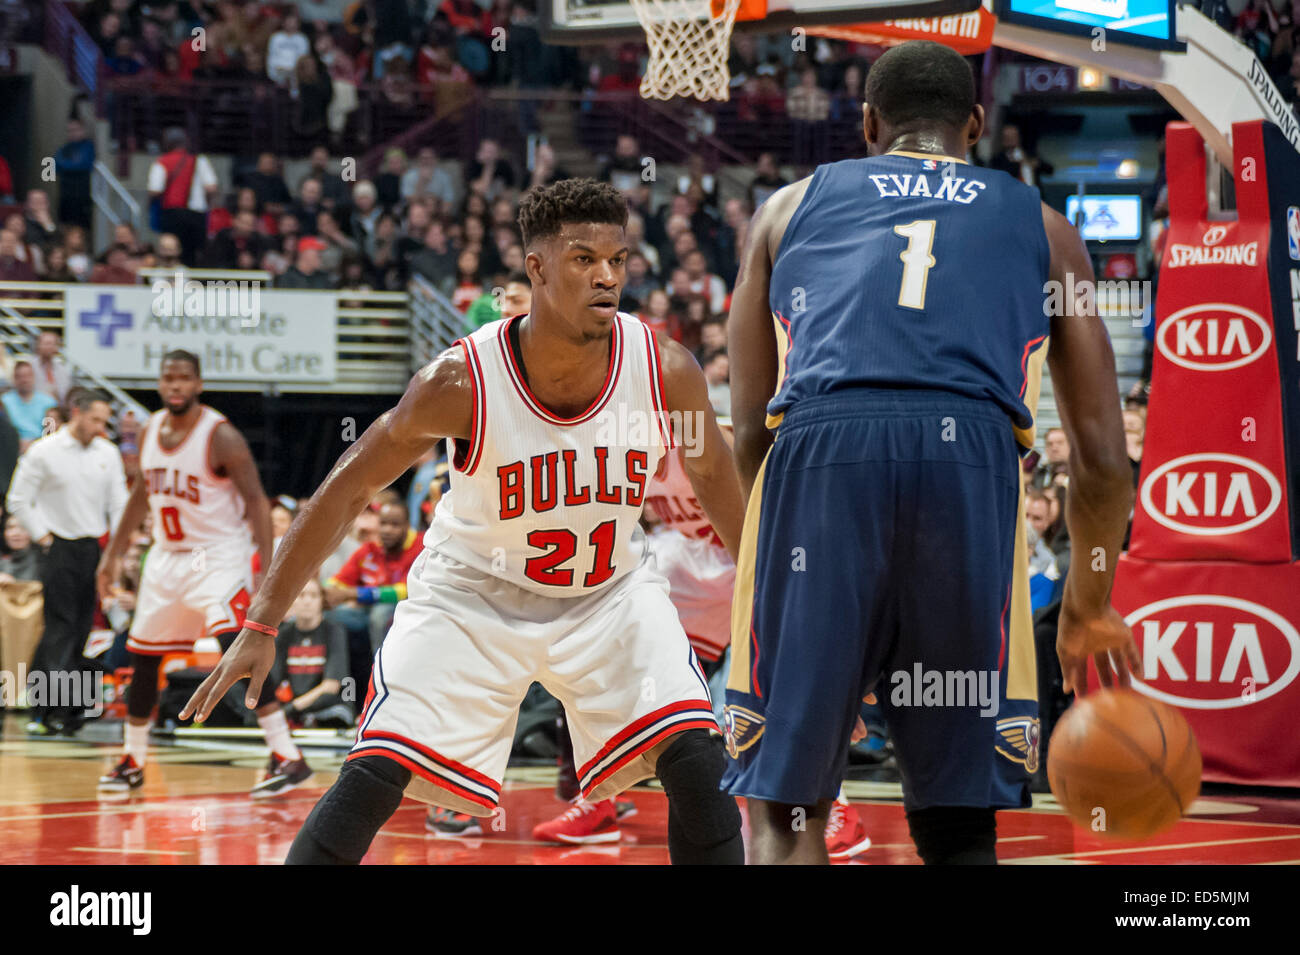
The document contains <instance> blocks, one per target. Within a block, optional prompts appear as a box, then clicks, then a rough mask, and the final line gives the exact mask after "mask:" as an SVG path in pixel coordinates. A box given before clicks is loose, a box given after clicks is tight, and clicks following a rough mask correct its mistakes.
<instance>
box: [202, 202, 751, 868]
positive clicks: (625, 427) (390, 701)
mask: <svg viewBox="0 0 1300 955" xmlns="http://www.w3.org/2000/svg"><path fill="white" fill-rule="evenodd" d="M627 215H628V212H627V204H626V202H625V200H624V199H623V197H622V196H621V195H620V194H619V193H618V191H617V190H615V189H614V188H613V187H612V186H610V185H608V184H607V183H598V182H595V181H593V180H572V179H570V180H563V181H561V182H558V183H555V184H553V185H550V186H545V187H541V188H538V189H534V190H532V191H530V192H529V193H528V194H527V195H526V196H525V197H524V199H523V201H522V202H521V206H520V214H519V222H520V226H521V228H522V231H523V236H524V242H525V245H526V248H527V249H528V255H527V259H526V266H527V270H528V276H529V279H530V280H531V282H532V286H533V307H532V310H531V311H530V312H529V314H528V315H527V316H524V317H522V318H515V319H501V320H498V321H496V322H493V323H491V324H488V325H485V326H483V327H482V328H480V329H479V330H478V331H476V332H474V333H473V334H471V335H470V336H468V337H467V338H465V339H462V340H461V341H460V342H458V343H456V345H455V346H454V347H452V348H450V349H448V350H447V351H446V352H444V353H443V354H442V355H441V356H439V358H438V359H437V360H435V361H434V362H433V363H432V364H431V365H429V366H428V367H427V368H425V369H424V370H423V371H422V372H420V373H419V374H418V375H417V376H416V377H415V379H414V380H413V381H412V383H411V385H410V387H409V388H408V390H407V392H406V395H405V396H404V397H403V398H402V401H401V402H400V403H399V404H398V406H397V407H396V408H395V409H394V410H392V411H390V412H388V413H386V414H385V415H383V416H381V417H380V419H379V420H378V421H377V422H376V423H375V424H374V425H372V426H371V427H370V428H369V429H367V431H366V433H365V434H364V435H363V436H362V437H361V439H360V440H359V441H358V442H357V443H356V444H355V445H353V447H352V448H351V449H350V450H349V451H348V452H347V453H346V454H344V456H343V457H342V458H341V459H340V461H339V463H338V464H337V465H336V466H335V468H334V470H333V471H332V472H331V473H330V475H329V476H328V477H327V478H326V479H325V482H324V484H322V486H321V488H320V489H319V490H318V491H317V492H316V494H315V496H313V498H312V499H311V501H310V502H309V503H308V504H307V505H306V507H305V508H304V509H303V512H302V513H301V515H300V516H299V518H298V520H297V521H296V522H295V523H294V526H293V527H292V528H291V529H290V531H289V534H288V535H287V536H286V537H285V539H284V540H283V542H282V543H281V545H280V548H279V549H278V550H277V551H276V553H275V557H274V560H273V561H272V564H271V570H270V574H269V576H268V578H267V581H266V584H265V585H264V587H263V588H262V590H261V592H260V593H259V594H258V596H257V598H256V600H255V601H254V603H253V605H252V607H251V608H250V610H249V618H248V620H247V621H246V622H245V628H244V631H243V632H242V633H241V634H240V636H239V639H238V640H237V641H236V642H235V645H234V646H233V647H232V648H231V649H230V650H229V651H228V652H227V653H226V655H225V657H224V658H223V659H222V662H221V664H220V665H219V666H218V668H217V670H216V672H214V673H213V674H212V676H211V677H209V678H208V680H206V681H205V682H204V684H203V685H202V686H201V687H200V688H199V690H198V691H197V692H196V693H195V694H194V697H193V698H192V699H191V700H190V702H189V703H187V704H186V706H185V709H184V710H183V711H182V716H186V715H188V714H191V713H193V714H195V715H196V716H197V717H198V718H200V719H201V718H203V717H204V716H205V715H206V714H207V713H208V712H210V711H211V709H212V707H213V706H214V705H215V704H216V703H217V701H219V700H220V699H221V698H222V696H223V695H224V694H225V692H226V690H227V689H228V688H229V687H230V686H232V685H233V684H234V683H235V682H236V681H237V680H239V679H242V678H243V677H246V676H251V682H250V686H249V690H248V693H249V704H250V705H252V702H253V699H254V697H255V695H256V694H257V693H258V692H259V691H260V690H261V687H262V685H263V683H264V682H265V679H266V674H267V673H268V671H269V670H270V668H271V665H272V663H273V661H274V656H275V645H274V639H273V634H274V633H275V624H278V623H279V621H280V619H281V617H283V615H284V614H285V612H286V611H287V610H288V608H289V606H290V604H291V603H292V601H293V598H294V596H295V595H296V594H297V592H298V591H299V590H300V589H301V587H302V586H303V584H304V583H305V582H306V579H307V577H308V576H309V575H310V573H311V571H312V569H313V568H314V567H315V566H316V565H317V564H318V563H319V562H320V560H321V558H323V557H324V556H325V555H326V554H328V553H329V552H330V550H331V549H332V548H333V547H334V546H335V545H336V544H337V542H338V539H339V538H340V537H341V536H342V534H343V532H344V529H345V528H346V526H347V522H348V521H349V520H351V518H352V517H353V516H354V515H355V514H356V513H357V512H358V511H359V510H360V509H361V508H362V507H363V506H364V505H365V503H366V501H368V500H370V498H371V497H372V496H373V495H374V494H375V493H376V492H377V491H379V490H380V489H381V488H383V487H386V486H387V485H388V484H389V483H391V482H392V481H393V480H395V479H396V478H397V477H398V476H399V475H400V474H401V473H402V472H403V471H405V470H406V469H407V468H409V467H410V466H411V464H412V463H413V462H415V461H416V460H417V459H418V458H419V457H420V455H421V454H422V453H424V452H425V451H426V450H427V449H428V448H429V447H430V446H431V445H432V444H433V443H434V442H435V441H437V440H438V439H439V438H443V437H446V438H449V439H450V446H449V451H450V452H451V455H450V456H451V457H452V460H453V465H454V466H453V471H452V485H451V491H450V492H449V493H448V494H447V495H446V496H444V497H443V498H442V500H441V501H440V502H439V503H438V508H437V512H436V514H435V517H434V522H433V524H432V526H431V527H430V528H429V531H428V533H427V534H426V536H425V550H424V552H423V553H422V554H421V555H420V557H419V558H418V559H417V560H416V562H415V565H414V566H413V567H412V569H411V573H410V577H409V578H408V583H407V586H408V594H409V596H408V598H407V600H405V601H404V602H402V603H401V604H399V605H398V609H397V614H396V616H395V617H394V620H393V625H392V629H391V630H390V631H389V633H388V637H387V639H386V640H385V642H384V645H383V647H381V648H380V650H379V652H378V653H377V654H376V655H375V663H374V667H373V669H372V677H371V690H370V693H369V694H368V696H367V700H366V707H365V713H364V715H363V717H362V720H361V724H360V728H359V732H358V739H357V742H356V745H355V746H354V747H353V749H352V752H351V753H350V754H349V755H348V758H347V762H346V763H345V764H344V767H343V770H342V772H341V773H340V774H339V778H338V781H337V782H336V783H335V784H334V786H333V787H331V789H330V790H329V792H327V793H326V794H325V796H324V797H323V798H322V799H321V800H320V802H319V803H317V805H316V807H315V809H313V810H312V813H311V815H310V816H309V817H308V819H307V821H306V823H305V824H304V825H303V828H302V830H301V831H300V832H299V833H298V837H297V838H296V839H295V840H294V844H293V847H292V848H291V849H290V851H289V857H288V860H287V861H288V862H290V863H353V864H354V863H357V862H360V860H361V858H362V856H363V855H364V854H365V852H366V850H367V848H368V847H369V845H370V843H371V840H372V839H373V838H374V836H375V834H376V833H377V832H378V830H379V828H380V826H382V825H383V824H384V822H385V821H386V820H387V819H388V818H389V816H391V815H392V813H393V812H394V811H395V810H396V809H397V806H398V803H399V802H400V801H401V799H402V796H403V794H404V793H409V795H411V796H414V797H415V798H418V799H421V800H423V801H425V802H430V803H433V804H435V805H441V806H445V807H447V808H450V809H455V810H460V811H463V812H470V813H473V814H475V815H479V816H487V815H491V814H492V813H493V811H494V810H495V809H496V806H497V803H498V799H499V795H500V789H501V780H502V776H503V774H504V772H505V768H506V761H507V759H508V757H509V753H510V744H511V740H512V737H513V729H514V723H515V719H516V715H517V711H518V707H519V703H520V701H521V700H522V699H523V696H524V694H525V692H526V691H527V689H528V687H529V685H530V684H531V683H532V682H533V681H534V680H537V681H540V682H541V683H542V685H543V686H545V687H546V688H547V690H548V691H549V692H550V693H552V695H554V696H555V697H557V698H558V699H559V701H560V702H561V704H562V705H563V706H564V708H565V710H566V711H567V712H568V714H569V728H570V734H571V736H572V738H573V747H574V753H575V756H576V759H577V761H578V764H579V767H580V768H579V782H580V785H581V788H582V792H583V795H584V796H585V797H586V798H587V799H589V800H600V799H603V798H605V797H607V796H611V795H614V794H615V793H618V792H620V791H621V790H623V789H625V788H627V787H628V786H630V785H632V784H633V783H635V782H637V781H638V780H641V779H644V778H646V777H648V776H651V775H657V776H658V777H659V779H660V780H661V782H662V783H663V787H664V791H665V793H666V794H667V796H668V805H669V816H668V845H669V854H670V856H671V858H672V860H673V862H675V863H690V862H702V863H739V862H741V861H743V857H744V849H743V845H742V843H741V836H740V813H739V810H738V809H737V808H736V804H735V801H734V800H733V799H731V798H730V797H729V796H727V795H725V794H724V793H721V792H720V791H719V789H718V784H719V781H720V779H721V775H722V771H723V766H724V760H723V755H722V749H721V741H720V739H719V738H718V735H717V730H718V727H717V723H716V721H715V720H714V718H713V712H712V708H711V706H710V703H709V697H708V690H707V688H706V686H705V682H704V677H703V674H702V673H700V670H699V666H698V663H697V662H696V660H695V655H694V653H693V652H692V651H691V647H690V643H689V641H688V640H687V638H686V634H685V632H684V631H683V630H682V627H681V624H680V622H679V621H678V619H677V612H676V611H675V610H674V609H673V606H672V603H671V602H670V601H669V599H668V584H667V582H666V581H665V580H664V578H663V577H662V576H661V575H660V574H659V573H658V572H656V571H655V569H654V567H653V562H652V560H651V558H650V554H649V551H648V548H647V547H646V545H645V541H644V535H642V534H641V533H640V531H639V525H638V518H639V517H640V513H641V507H642V504H643V500H644V496H645V490H646V484H647V482H648V481H649V479H650V476H651V475H652V474H653V473H654V471H655V469H656V467H657V466H658V463H659V458H660V457H661V456H662V455H663V454H664V453H665V451H666V450H668V449H669V448H670V447H671V446H672V443H673V442H674V440H676V439H678V438H680V433H681V432H680V430H679V429H677V428H676V427H675V422H670V421H669V420H666V419H669V418H676V419H678V420H680V419H681V418H682V417H683V416H686V415H691V416H693V420H696V421H699V422H700V427H698V428H697V429H696V433H700V434H702V435H703V443H702V447H701V449H700V450H701V453H700V454H699V455H698V456H696V457H692V458H690V459H688V461H687V469H688V473H689V474H690V477H691V482H692V485H693V486H694V488H695V492H696V496H697V497H698V498H699V500H700V502H701V504H702V505H703V507H704V508H705V510H706V511H707V512H708V513H709V515H710V517H711V518H712V520H713V524H714V527H716V528H717V530H718V534H719V536H720V537H721V538H722V540H723V541H725V542H726V545H727V548H728V550H732V549H734V547H735V544H736V541H737V539H738V537H739V535H740V527H741V523H742V509H741V502H740V489H739V482H738V480H737V477H736V472H735V467H734V465H733V463H732V459H731V452H730V449H729V448H728V447H727V444H726V441H725V440H724V439H723V437H722V434H721V432H720V431H719V430H718V426H717V422H716V420H715V419H714V417H713V413H712V410H711V409H710V407H709V403H708V388H707V384H706V383H705V380H704V375H703V373H702V372H701V371H700V369H699V366H698V365H697V364H696V363H695V361H694V359H692V358H691V356H690V354H689V353H688V352H686V350H685V349H683V348H681V347H680V346H679V345H677V344H675V343H673V342H671V341H668V340H665V339H657V338H656V337H655V336H654V333H653V332H651V331H650V330H649V329H648V328H647V327H646V326H645V325H643V324H642V323H641V322H640V321H638V320H637V319H636V318H634V317H633V316H630V315H625V314H622V313H620V312H619V311H618V299H619V292H620V290H621V287H622V284H623V280H624V261H625V259H626V256H627V253H628V249H627V241H626V238H625V235H624V227H625V225H626V223H627ZM661 359H662V360H661ZM661 413H666V414H661Z"/></svg>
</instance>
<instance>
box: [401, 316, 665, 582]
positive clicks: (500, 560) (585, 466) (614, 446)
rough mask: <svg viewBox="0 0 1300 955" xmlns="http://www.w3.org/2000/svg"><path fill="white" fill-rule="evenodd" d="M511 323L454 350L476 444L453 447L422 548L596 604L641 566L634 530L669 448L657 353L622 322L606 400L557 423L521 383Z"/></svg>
mask: <svg viewBox="0 0 1300 955" xmlns="http://www.w3.org/2000/svg"><path fill="white" fill-rule="evenodd" d="M513 321H519V319H501V320H499V321H496V322H492V323H491V324H488V325H485V326H483V327H482V328H480V329H479V330H478V331H476V332H474V333H473V334H472V335H469V336H467V337H466V338H464V339H461V340H460V342H458V344H459V345H460V347H461V348H462V349H463V350H464V352H465V359H466V362H467V364H468V366H469V369H470V372H471V377H472V379H473V382H474V423H473V433H472V435H471V437H470V440H469V441H468V442H464V441H461V442H455V441H449V442H448V456H449V457H450V458H451V460H452V462H453V467H452V472H451V490H450V492H448V493H447V494H446V495H445V496H444V497H443V498H442V500H441V501H439V502H438V508H437V511H436V512H435V513H434V518H433V523H432V524H431V525H430V527H429V530H428V532H427V533H426V535H425V545H426V546H427V547H428V548H429V549H430V550H434V551H437V552H439V553H442V554H445V555H447V556H448V557H451V558H453V559H455V560H458V561H460V562H462V563H464V564H466V565H467V566H470V567H473V568H475V569H477V570H480V571H482V572H484V573H488V574H491V575H493V576H495V577H499V578H502V579H504V580H507V581H510V582H511V583H514V584H516V585H517V586H519V587H522V588H524V589H526V590H529V591H532V592H534V593H538V594H545V595H548V596H560V597H570V596H579V595H582V594H590V593H594V592H596V591H597V590H599V589H601V588H603V587H606V586H608V585H610V584H612V583H613V582H614V581H616V580H618V579H619V578H621V577H622V576H623V575H625V574H626V573H628V572H629V571H631V570H633V569H634V568H635V567H636V566H637V565H638V564H639V563H640V562H641V561H642V559H643V558H644V557H645V556H646V546H645V538H644V535H643V534H642V533H641V532H640V528H639V526H638V519H639V518H640V515H641V508H642V505H643V503H644V499H645V492H646V486H647V484H648V482H649V480H650V477H651V475H653V474H654V473H655V469H656V468H657V467H658V464H659V459H660V457H662V456H663V453H664V451H665V450H666V448H667V447H668V446H669V445H670V443H671V440H672V438H671V430H670V429H669V426H668V420H667V418H666V416H664V415H661V413H660V412H661V411H662V410H663V382H662V378H661V375H660V370H659V354H658V347H657V345H656V344H655V341H654V337H653V333H652V332H651V331H650V329H649V328H648V327H647V326H646V325H645V324H644V323H642V322H641V321H640V320H639V319H637V318H635V317H633V316H631V315H627V314H624V313H622V312H620V313H618V315H617V317H616V318H615V321H614V323H613V334H612V342H611V347H610V365H609V370H608V372H607V374H606V376H605V385H604V388H602V390H601V392H600V394H599V395H598V396H597V397H596V400H595V401H593V402H592V404H591V405H590V407H589V408H588V409H587V410H586V411H584V412H583V413H581V414H579V415H577V416H576V417H574V418H570V419H562V418H558V417H556V416H555V415H553V414H552V413H551V412H549V411H548V410H546V409H545V408H544V407H542V405H541V403H540V402H539V401H537V399H536V398H534V397H533V395H532V392H531V391H530V390H529V388H528V385H527V383H526V382H525V381H524V378H523V375H522V374H521V373H520V371H519V367H518V361H517V358H516V356H515V355H514V351H513V348H512V345H511V343H510V336H509V328H510V323H511V322H513Z"/></svg>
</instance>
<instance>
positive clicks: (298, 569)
mask: <svg viewBox="0 0 1300 955" xmlns="http://www.w3.org/2000/svg"><path fill="white" fill-rule="evenodd" d="M473 401H474V398H473V386H472V383H471V380H470V376H469V370H468V369H467V368H466V365H465V358H464V353H463V352H462V351H461V350H460V349H459V348H455V349H449V350H447V351H445V352H443V353H442V354H441V355H439V356H438V358H437V359H436V360H435V361H433V362H432V363H431V364H429V365H428V366H427V367H425V368H424V369H423V370H421V371H420V372H419V373H418V374H417V375H416V376H415V377H414V378H413V379H412V380H411V383H410V385H409V386H407V389H406V393H405V394H404V395H403V396H402V400H401V401H400V402H398V404H397V407H396V408H393V409H392V410H391V411H387V412H385V413H384V414H382V415H381V416H380V417H379V418H378V419H377V420H376V421H375V423H374V424H372V425H371V426H370V427H369V428H367V429H366V431H365V434H363V435H362V436H361V437H360V439H358V440H357V443H356V444H354V445H353V446H352V447H351V448H349V449H348V450H347V451H345V452H344V453H343V456H342V457H340V458H339V460H338V462H337V463H336V464H335V465H334V467H333V469H332V470H331V471H330V473H329V474H328V475H327V476H326V478H325V480H324V481H323V482H322V483H321V486H320V487H319V488H318V489H317V491H316V493H315V494H314V495H312V498H311V500H310V501H308V502H307V504H306V505H305V506H304V507H303V509H302V513H301V514H299V515H298V518H297V520H295V521H294V522H293V524H292V526H291V527H290V528H289V532H288V533H287V534H285V536H284V539H283V540H282V541H281V542H280V547H279V549H278V550H277V551H276V552H275V556H274V558H273V559H272V560H271V566H270V570H269V571H268V572H267V575H266V580H265V581H264V582H263V584H262V588H261V589H260V590H259V591H258V593H257V596H256V598H254V600H253V603H252V606H250V607H249V609H248V618H249V619H250V620H253V621H256V622H258V623H262V624H266V625H268V626H275V625H278V624H279V622H280V621H281V620H282V619H283V618H284V615H285V614H286V613H287V612H288V611H289V607H290V605H291V604H292V603H293V601H294V598H295V597H297V595H298V594H299V593H300V592H301V591H302V588H303V587H304V586H305V585H306V583H307V580H308V578H309V577H311V576H312V575H313V574H314V573H316V568H318V567H319V566H320V565H321V562H322V561H324V560H325V558H326V557H327V556H329V554H330V553H331V552H332V551H333V550H334V548H336V547H337V546H338V545H339V542H340V541H341V540H342V539H343V535H344V534H345V533H346V531H347V528H348V527H349V526H351V523H352V521H353V520H354V519H355V518H356V516H357V515H358V514H359V513H361V509H362V508H363V507H365V506H366V505H367V504H368V503H369V502H370V500H371V499H372V498H373V497H374V496H375V494H377V493H378V492H379V491H380V490H382V489H383V488H385V487H387V486H388V485H389V484H391V483H392V482H393V481H395V480H396V479H397V478H398V477H399V476H400V475H401V474H402V472H403V471H405V470H407V469H408V468H409V467H411V465H413V464H414V463H415V462H416V461H417V460H418V459H419V457H420V455H422V454H423V453H424V452H425V451H427V450H428V449H429V448H430V447H432V446H433V444H434V443H435V442H436V441H438V440H439V439H441V438H444V437H450V438H460V439H468V438H469V436H470V426H471V420H472V416H473ZM274 662H275V641H274V639H273V638H271V637H269V636H267V635H265V634H261V633H257V632H255V631H252V630H248V629H247V628H245V629H244V630H243V631H242V632H241V633H240V635H239V637H238V638H237V639H236V640H235V642H234V644H233V645H232V646H231V648H230V650H229V651H227V653H226V654H225V655H224V656H223V657H222V658H221V662H220V663H219V664H218V665H217V668H216V670H214V671H213V672H212V674H211V675H210V676H209V677H208V678H207V679H206V680H204V681H203V684H202V685H201V686H200V687H199V688H198V690H196V691H195V693H194V696H193V697H191V698H190V701H189V702H188V703H186V704H185V708H184V709H183V710H182V711H181V714H180V715H181V718H182V719H186V718H188V717H189V716H190V715H191V714H193V715H194V716H195V718H196V719H198V720H204V719H206V718H207V716H208V714H209V713H210V712H211V711H212V708H213V707H214V706H216V704H217V701H218V700H220V699H221V698H222V697H223V696H224V695H225V693H226V691H227V690H228V689H230V687H231V686H233V685H234V684H235V683H237V682H238V681H239V680H241V679H243V678H244V677H250V681H249V686H248V700H247V703H248V706H249V708H250V709H251V708H252V707H254V706H255V705H256V702H257V697H258V694H259V693H260V692H261V688H262V683H263V682H264V681H265V680H266V676H267V674H268V673H269V672H270V670H271V665H272V664H273V663H274Z"/></svg>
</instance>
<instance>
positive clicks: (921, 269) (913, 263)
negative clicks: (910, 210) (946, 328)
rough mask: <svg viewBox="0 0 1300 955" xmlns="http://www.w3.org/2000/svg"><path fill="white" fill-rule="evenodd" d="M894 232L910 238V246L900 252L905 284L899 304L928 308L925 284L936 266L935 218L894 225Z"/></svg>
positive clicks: (900, 294)
mask: <svg viewBox="0 0 1300 955" xmlns="http://www.w3.org/2000/svg"><path fill="white" fill-rule="evenodd" d="M894 232H896V233H897V234H898V235H901V236H902V237H903V238H905V239H906V240H907V248H906V249H904V250H903V251H902V252H900V253H898V257H899V258H900V259H902V261H903V284H902V286H901V287H900V288H899V290H898V304H899V305H901V306H903V308H917V309H921V308H925V283H926V281H927V280H928V279H929V276H930V269H931V268H933V267H934V256H933V255H931V254H930V250H931V249H932V248H933V247H934V220H933V219H917V220H916V221H915V222H909V223H907V224H906V225H896V226H894Z"/></svg>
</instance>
